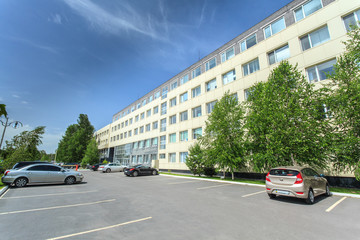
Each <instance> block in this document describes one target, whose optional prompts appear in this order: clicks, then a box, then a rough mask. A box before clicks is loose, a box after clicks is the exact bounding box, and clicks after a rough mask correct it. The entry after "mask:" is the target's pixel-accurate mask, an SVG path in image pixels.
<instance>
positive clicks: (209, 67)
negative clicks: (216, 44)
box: [205, 57, 216, 71]
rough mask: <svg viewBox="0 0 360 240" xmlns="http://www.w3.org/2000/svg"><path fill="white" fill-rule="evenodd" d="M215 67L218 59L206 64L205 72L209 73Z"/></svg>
mask: <svg viewBox="0 0 360 240" xmlns="http://www.w3.org/2000/svg"><path fill="white" fill-rule="evenodd" d="M214 67H216V57H214V58H212V59H210V60H209V61H207V62H206V63H205V71H208V70H210V69H212V68H214Z"/></svg>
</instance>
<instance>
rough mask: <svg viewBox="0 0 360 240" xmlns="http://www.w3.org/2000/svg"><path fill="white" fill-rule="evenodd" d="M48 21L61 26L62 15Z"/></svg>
mask: <svg viewBox="0 0 360 240" xmlns="http://www.w3.org/2000/svg"><path fill="white" fill-rule="evenodd" d="M48 21H50V22H53V23H56V24H60V25H61V24H62V17H61V15H60V14H55V15H52V16H51V17H50V18H48Z"/></svg>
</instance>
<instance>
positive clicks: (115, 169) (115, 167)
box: [111, 163, 121, 172]
mask: <svg viewBox="0 0 360 240" xmlns="http://www.w3.org/2000/svg"><path fill="white" fill-rule="evenodd" d="M120 167H121V166H120V164H118V163H114V164H113V166H112V167H111V170H112V171H114V172H120Z"/></svg>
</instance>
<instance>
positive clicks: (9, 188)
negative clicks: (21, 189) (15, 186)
mask: <svg viewBox="0 0 360 240" xmlns="http://www.w3.org/2000/svg"><path fill="white" fill-rule="evenodd" d="M9 189H10V188H8V189H6V191H5V192H4V194H3V195H1V197H0V199H2V198H3V197H4V196H5V194H6V193H7V192H8V191H9Z"/></svg>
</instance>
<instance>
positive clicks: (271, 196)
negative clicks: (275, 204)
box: [268, 193, 276, 199]
mask: <svg viewBox="0 0 360 240" xmlns="http://www.w3.org/2000/svg"><path fill="white" fill-rule="evenodd" d="M268 195H269V198H270V199H274V198H276V195H275V194H271V193H268Z"/></svg>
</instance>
